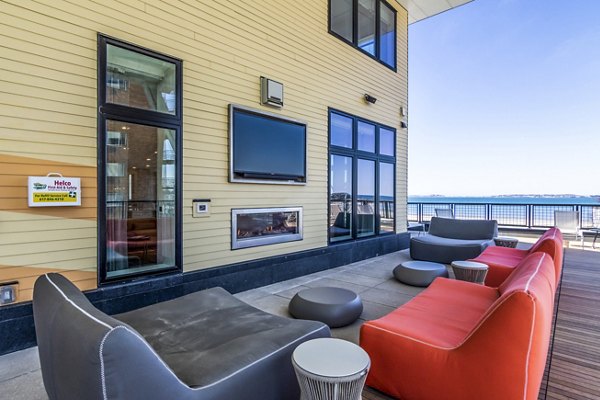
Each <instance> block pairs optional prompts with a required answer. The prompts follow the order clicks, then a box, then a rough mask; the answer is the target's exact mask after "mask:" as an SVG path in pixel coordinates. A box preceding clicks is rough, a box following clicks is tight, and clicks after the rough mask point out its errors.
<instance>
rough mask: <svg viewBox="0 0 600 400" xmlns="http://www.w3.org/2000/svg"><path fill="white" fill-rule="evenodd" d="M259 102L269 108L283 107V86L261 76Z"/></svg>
mask: <svg viewBox="0 0 600 400" xmlns="http://www.w3.org/2000/svg"><path fill="white" fill-rule="evenodd" d="M260 102H261V104H264V105H267V106H271V107H278V108H281V107H283V84H282V83H279V82H276V81H274V80H271V79H268V78H265V77H264V76H261V77H260Z"/></svg>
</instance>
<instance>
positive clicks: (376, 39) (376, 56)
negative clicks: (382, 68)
mask: <svg viewBox="0 0 600 400" xmlns="http://www.w3.org/2000/svg"><path fill="white" fill-rule="evenodd" d="M375 3H376V4H375V58H377V59H378V60H381V56H380V52H379V42H380V37H379V34H380V33H381V32H380V31H379V28H380V27H379V25H380V21H379V9H380V8H381V1H380V0H377V1H376V2H375Z"/></svg>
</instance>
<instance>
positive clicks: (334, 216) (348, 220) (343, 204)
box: [329, 110, 396, 243]
mask: <svg viewBox="0 0 600 400" xmlns="http://www.w3.org/2000/svg"><path fill="white" fill-rule="evenodd" d="M395 147H396V131H395V130H394V129H392V128H389V127H386V126H383V125H380V124H377V123H374V122H372V121H367V120H364V119H362V118H358V117H355V116H352V115H349V114H345V113H343V112H340V111H336V110H330V111H329V241H330V242H332V243H333V242H339V241H343V240H349V239H356V238H362V237H369V236H374V235H380V234H385V233H393V232H395V219H396V212H395V199H396V196H395V189H394V188H395V182H396V174H395V170H396V158H395V154H396V152H395Z"/></svg>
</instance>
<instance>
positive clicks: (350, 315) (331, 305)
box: [289, 287, 363, 328]
mask: <svg viewBox="0 0 600 400" xmlns="http://www.w3.org/2000/svg"><path fill="white" fill-rule="evenodd" d="M289 311H290V314H292V315H293V316H294V317H296V318H299V319H310V320H314V321H321V322H323V323H325V324H327V325H329V327H330V328H338V327H340V326H346V325H349V324H351V323H353V322H354V321H356V319H357V318H358V317H360V314H362V312H363V304H362V300H361V299H360V296H359V295H358V294H356V293H354V292H353V291H351V290H348V289H342V288H336V287H317V288H311V289H305V290H301V291H299V292H298V293H296V295H295V296H294V297H293V298H292V300H291V301H290V305H289Z"/></svg>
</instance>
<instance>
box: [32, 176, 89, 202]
mask: <svg viewBox="0 0 600 400" xmlns="http://www.w3.org/2000/svg"><path fill="white" fill-rule="evenodd" d="M28 190H29V207H57V206H80V205H81V178H64V177H62V176H30V177H29V182H28Z"/></svg>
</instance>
